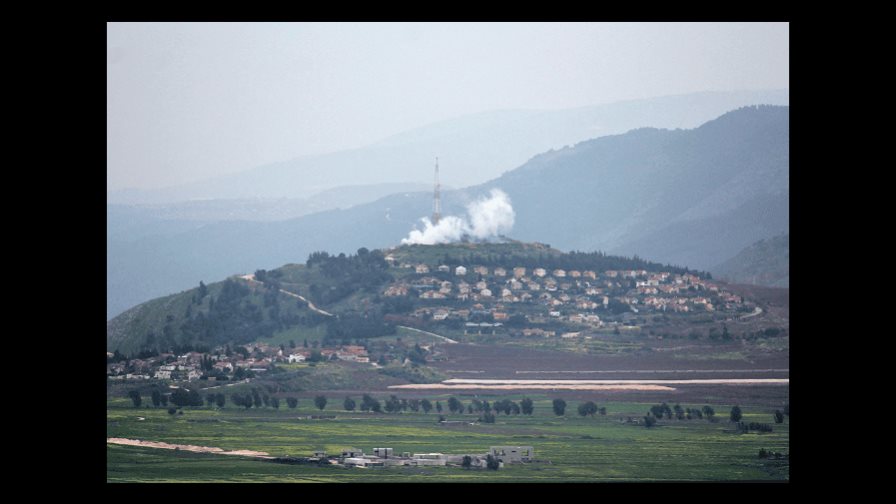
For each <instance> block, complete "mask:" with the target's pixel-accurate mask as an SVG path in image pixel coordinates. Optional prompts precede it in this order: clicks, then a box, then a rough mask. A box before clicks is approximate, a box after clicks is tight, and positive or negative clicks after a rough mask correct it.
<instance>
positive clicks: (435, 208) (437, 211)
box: [432, 156, 442, 226]
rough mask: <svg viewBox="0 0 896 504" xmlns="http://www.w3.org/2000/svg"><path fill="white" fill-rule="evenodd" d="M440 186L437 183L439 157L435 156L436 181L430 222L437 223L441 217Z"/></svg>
mask: <svg viewBox="0 0 896 504" xmlns="http://www.w3.org/2000/svg"><path fill="white" fill-rule="evenodd" d="M440 189H441V186H440V185H439V158H438V156H436V183H435V192H434V193H433V198H432V224H433V225H434V226H435V225H438V223H439V219H441V218H442V196H441V194H440Z"/></svg>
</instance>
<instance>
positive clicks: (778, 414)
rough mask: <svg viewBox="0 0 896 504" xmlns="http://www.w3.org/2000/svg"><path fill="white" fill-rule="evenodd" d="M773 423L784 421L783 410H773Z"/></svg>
mask: <svg viewBox="0 0 896 504" xmlns="http://www.w3.org/2000/svg"><path fill="white" fill-rule="evenodd" d="M775 423H784V412H783V411H781V410H775Z"/></svg>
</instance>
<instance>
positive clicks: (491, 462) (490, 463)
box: [485, 454, 501, 471]
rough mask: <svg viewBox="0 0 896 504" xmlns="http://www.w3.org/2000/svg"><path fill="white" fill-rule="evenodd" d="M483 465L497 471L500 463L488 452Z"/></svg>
mask: <svg viewBox="0 0 896 504" xmlns="http://www.w3.org/2000/svg"><path fill="white" fill-rule="evenodd" d="M485 467H487V468H488V469H490V470H492V471H497V470H498V468H499V467H501V464H500V463H499V462H498V459H496V458H495V457H493V456H492V455H491V454H489V456H488V457H486V459H485Z"/></svg>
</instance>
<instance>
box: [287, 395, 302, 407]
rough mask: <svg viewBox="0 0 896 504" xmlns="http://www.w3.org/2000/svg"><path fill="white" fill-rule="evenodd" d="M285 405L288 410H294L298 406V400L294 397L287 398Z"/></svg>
mask: <svg viewBox="0 0 896 504" xmlns="http://www.w3.org/2000/svg"><path fill="white" fill-rule="evenodd" d="M286 405H287V406H289V409H296V406H298V405H299V400H298V399H296V398H295V397H287V398H286Z"/></svg>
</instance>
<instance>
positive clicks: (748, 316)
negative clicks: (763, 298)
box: [740, 306, 762, 320]
mask: <svg viewBox="0 0 896 504" xmlns="http://www.w3.org/2000/svg"><path fill="white" fill-rule="evenodd" d="M761 313H762V308H760V307H758V306H757V307H756V309H755V310H753V313H751V314H749V315H744V316H743V317H741V318H740V319H741V320H744V319H748V318H750V317H755V316H756V315H759V314H761Z"/></svg>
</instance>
